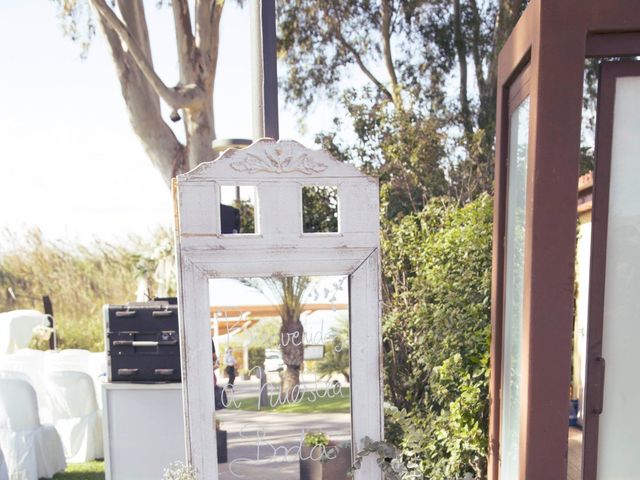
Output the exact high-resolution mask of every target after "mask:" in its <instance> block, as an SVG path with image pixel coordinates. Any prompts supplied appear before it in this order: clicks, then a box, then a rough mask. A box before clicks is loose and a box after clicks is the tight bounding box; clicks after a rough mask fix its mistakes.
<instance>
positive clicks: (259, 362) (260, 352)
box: [249, 347, 265, 370]
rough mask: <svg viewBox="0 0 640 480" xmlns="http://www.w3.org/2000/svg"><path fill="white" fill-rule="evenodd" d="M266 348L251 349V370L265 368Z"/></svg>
mask: <svg viewBox="0 0 640 480" xmlns="http://www.w3.org/2000/svg"><path fill="white" fill-rule="evenodd" d="M264 359H265V352H264V347H249V370H252V369H254V368H255V367H260V368H264Z"/></svg>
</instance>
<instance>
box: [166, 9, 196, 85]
mask: <svg viewBox="0 0 640 480" xmlns="http://www.w3.org/2000/svg"><path fill="white" fill-rule="evenodd" d="M171 7H172V9H173V22H174V25H175V30H176V46H177V48H178V63H179V65H180V82H181V83H183V84H189V83H193V82H194V78H193V69H192V68H190V65H191V59H192V58H193V48H194V46H193V40H194V39H193V32H192V31H191V15H190V13H189V2H188V0H172V1H171Z"/></svg>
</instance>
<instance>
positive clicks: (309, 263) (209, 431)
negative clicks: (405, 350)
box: [174, 139, 383, 480]
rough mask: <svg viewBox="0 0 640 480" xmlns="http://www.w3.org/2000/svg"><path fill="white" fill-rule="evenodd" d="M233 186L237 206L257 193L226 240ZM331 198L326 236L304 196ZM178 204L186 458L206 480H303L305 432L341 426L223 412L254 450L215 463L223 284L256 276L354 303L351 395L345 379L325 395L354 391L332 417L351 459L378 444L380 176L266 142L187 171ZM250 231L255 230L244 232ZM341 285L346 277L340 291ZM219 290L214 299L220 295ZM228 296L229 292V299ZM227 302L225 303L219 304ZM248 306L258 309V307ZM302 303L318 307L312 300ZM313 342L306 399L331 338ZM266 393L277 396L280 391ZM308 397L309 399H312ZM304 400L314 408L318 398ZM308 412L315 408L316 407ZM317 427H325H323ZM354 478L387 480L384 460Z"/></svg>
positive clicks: (321, 418)
mask: <svg viewBox="0 0 640 480" xmlns="http://www.w3.org/2000/svg"><path fill="white" fill-rule="evenodd" d="M230 187H234V188H235V189H236V190H235V191H236V192H237V200H242V199H241V198H240V197H241V196H242V195H244V193H242V194H241V191H242V192H251V191H252V192H253V193H252V194H250V195H249V194H247V195H249V196H250V197H251V198H250V200H251V202H252V204H253V209H252V218H253V222H254V224H253V225H252V226H251V227H250V228H248V229H246V230H244V229H243V227H240V228H234V229H233V230H235V231H239V232H240V233H230V234H226V233H222V231H223V223H224V222H223V221H221V207H220V205H221V201H224V198H223V196H224V195H225V193H224V192H225V191H228V189H229V188H230ZM238 187H239V188H238ZM248 187H253V188H248ZM314 189H315V190H314ZM309 192H311V193H309ZM327 192H328V193H329V194H332V195H333V197H332V198H333V200H331V202H330V203H331V205H328V207H330V208H329V211H330V210H331V207H333V208H336V205H335V203H336V200H337V214H336V215H337V228H335V224H331V225H329V226H328V227H327V228H322V229H320V230H321V231H320V232H319V233H317V232H318V230H313V228H308V225H307V224H308V219H307V213H306V211H305V209H304V208H303V200H304V199H305V198H307V197H308V195H310V194H317V193H320V194H322V193H327ZM249 196H247V197H246V198H249ZM174 202H175V207H176V238H177V255H178V267H179V279H178V283H179V311H180V329H181V331H180V335H181V342H182V346H183V348H182V372H183V398H184V412H185V433H186V452H187V461H188V462H189V463H190V464H191V465H193V467H195V469H196V470H197V471H198V475H199V478H200V479H204V480H214V479H227V478H229V479H232V478H249V479H263V478H281V479H287V478H291V479H299V478H301V477H300V476H299V473H298V472H299V470H298V468H299V463H300V462H299V461H300V460H301V457H302V455H300V452H299V450H301V448H298V447H299V446H300V445H301V443H302V438H303V435H304V434H305V432H307V433H308V432H315V431H324V432H325V433H327V426H326V424H327V421H328V419H330V418H333V417H330V414H329V413H324V414H323V413H319V414H318V413H315V414H309V415H308V416H298V417H294V416H290V417H286V416H278V414H277V413H275V412H277V410H273V409H272V410H271V411H269V409H267V411H262V410H258V411H248V410H246V409H242V408H238V409H234V408H233V406H231V405H230V406H228V408H226V409H224V410H221V411H219V412H218V414H219V415H218V417H219V418H222V417H223V416H224V418H223V423H224V424H225V425H228V429H230V430H231V431H230V432H229V434H230V435H231V436H235V440H233V441H231V439H230V442H229V443H230V444H233V445H236V446H237V445H239V444H242V443H243V442H244V444H246V445H244V450H241V452H242V455H241V458H240V459H238V458H234V455H232V454H230V455H229V458H228V461H227V463H225V464H220V466H219V465H218V462H217V453H216V430H215V428H216V426H215V423H216V422H215V419H216V413H215V412H214V393H213V392H214V378H213V370H212V341H211V339H212V328H211V323H210V321H211V318H212V307H211V305H212V297H215V295H216V294H215V292H216V288H217V287H216V285H217V284H216V282H230V281H237V280H233V279H244V280H243V281H242V282H243V283H240V282H238V285H239V286H238V288H236V289H234V292H235V293H234V294H236V295H237V294H238V292H241V291H242V288H249V287H250V286H251V282H254V284H255V281H256V279H262V280H260V281H265V280H264V279H274V278H275V279H282V278H289V279H292V280H291V281H292V282H295V281H297V279H300V278H305V279H310V280H309V283H311V284H313V283H314V282H315V285H316V287H317V288H316V296H318V293H317V292H318V291H320V294H319V295H320V296H322V295H324V293H322V292H326V291H327V290H328V289H327V288H326V285H327V283H326V282H329V283H331V284H332V285H338V287H336V289H338V290H340V292H338V296H340V295H342V297H343V298H344V301H343V302H342V305H343V306H344V305H348V307H346V306H344V309H345V312H344V315H343V316H342V317H341V318H343V319H346V321H347V322H348V323H347V325H348V335H349V343H348V345H349V362H350V365H349V369H348V370H349V373H348V374H346V375H345V378H346V382H347V383H348V388H346V387H345V388H343V385H344V383H343V384H341V385H340V386H339V387H336V385H338V383H337V381H336V380H333V381H332V383H331V384H328V383H327V384H326V388H325V390H323V391H324V392H325V393H326V392H328V391H332V392H333V393H336V392H339V393H341V394H344V392H347V397H346V400H345V401H346V408H347V410H348V411H349V413H350V415H349V414H347V415H346V416H344V414H342V416H339V414H335V419H337V420H336V422H334V423H336V424H338V423H340V425H341V426H339V427H335V428H336V432H337V431H338V430H339V431H340V433H341V434H342V439H343V440H344V439H345V438H346V440H347V442H346V443H347V444H349V446H350V448H351V455H353V454H355V453H356V452H357V451H359V450H360V449H361V448H362V446H363V443H362V441H363V439H364V438H365V437H370V438H371V439H373V440H380V439H381V438H382V428H383V410H382V376H381V375H382V373H381V332H380V313H379V308H380V295H379V217H378V215H379V204H378V182H377V180H376V179H374V178H371V177H368V176H366V175H363V174H362V173H361V172H359V171H358V170H357V169H356V168H354V167H353V166H351V165H347V164H344V163H341V162H339V161H337V160H335V159H334V158H332V157H331V155H330V154H329V153H327V152H325V151H315V150H309V149H307V148H305V147H303V146H302V145H300V144H299V143H296V142H293V141H279V142H275V141H274V140H270V139H263V140H260V141H257V142H255V143H254V144H252V145H251V146H249V147H247V148H244V149H240V150H227V151H226V152H225V153H224V154H222V156H221V157H220V158H218V159H217V160H215V161H213V162H208V163H204V164H201V165H199V166H198V167H197V168H195V169H194V170H192V171H191V172H189V173H186V174H184V175H179V176H178V177H177V178H176V179H175V180H174ZM223 208H224V207H223ZM223 215H224V213H223ZM332 225H333V226H332ZM243 230H244V231H248V232H252V233H243ZM333 230H337V231H333ZM247 279H249V280H247ZM336 279H338V280H339V279H345V280H348V281H345V282H342V283H341V282H340V281H337V282H336V281H335V280H336ZM322 282H325V283H322ZM342 284H344V288H343V287H341V286H340V285H342ZM212 285H213V286H212ZM323 285H324V286H323ZM210 290H212V291H213V292H214V293H213V295H212V296H210ZM247 291H248V290H247ZM217 292H218V294H219V293H220V291H219V290H218V291H217ZM223 293H224V292H223ZM334 293H335V292H334ZM225 295H226V296H232V294H231V293H229V294H228V295H227V294H223V296H225ZM247 296H250V295H249V294H247V295H245V297H247ZM334 297H335V295H334ZM223 300H224V299H223ZM316 300H317V301H318V299H317V298H316ZM219 301H220V299H219V298H218V299H217V300H216V302H219ZM236 301H237V300H236ZM246 301H247V302H249V303H251V300H250V299H247V300H246ZM301 301H302V302H303V303H305V305H310V304H311V300H310V299H309V298H306V299H305V298H303V299H302V300H301ZM323 302H324V303H326V299H325V298H320V299H319V303H323ZM239 308H240V310H241V309H242V307H239ZM245 308H248V307H245ZM305 308H306V307H304V306H303V307H302V308H301V309H300V310H305ZM318 308H320V307H318ZM308 310H313V308H311V307H309V308H308ZM334 310H335V308H334ZM333 313H335V312H333ZM242 318H243V319H244V318H246V317H242ZM323 321H324V320H323ZM305 325H311V324H310V323H307V324H305ZM305 328H307V327H305ZM309 328H311V327H309ZM313 328H317V325H316V327H313ZM228 335H230V333H229V331H227V336H228ZM227 340H228V337H227V338H226V339H224V338H214V341H216V342H218V343H217V345H219V346H218V347H217V350H218V351H217V353H218V356H219V358H222V357H224V352H223V351H221V350H223V348H222V347H223V345H222V344H224V342H225V341H227ZM321 340H322V341H324V340H325V338H324V337H323V338H322V339H321ZM308 343H315V344H316V345H315V346H313V345H310V346H309V347H310V348H309V349H308V351H309V352H311V351H314V352H315V353H313V354H312V356H311V357H308V358H310V359H311V358H313V359H315V360H309V361H305V362H304V365H305V373H304V374H301V376H300V378H301V379H300V391H302V392H305V391H309V392H311V391H312V390H313V389H314V388H316V389H317V388H318V385H317V384H316V385H313V382H311V383H309V381H308V380H307V379H308V378H309V375H312V370H313V367H309V365H310V364H312V363H313V361H316V362H317V361H318V360H317V359H318V358H320V357H321V356H322V348H319V349H318V348H317V347H318V345H317V344H318V343H322V342H318V341H316V342H308ZM311 347H314V348H311ZM265 363H266V362H265ZM285 363H286V359H285ZM301 366H302V365H301ZM286 368H287V367H285V369H286ZM303 376H304V379H303V378H302V377H303ZM329 378H330V377H329ZM217 381H218V383H219V384H222V383H223V381H224V379H223V378H221V377H220V376H218V377H217ZM343 382H344V381H343ZM276 383H277V381H276ZM282 383H284V381H283V382H282ZM247 385H248V384H247ZM281 385H282V384H281ZM243 388H244V387H242V386H241V385H239V386H237V388H236V390H238V392H239V393H238V394H237V397H238V398H239V399H240V400H239V401H238V403H241V402H240V401H241V400H243V399H247V398H249V397H250V396H251V391H248V390H246V389H245V390H243ZM247 388H249V387H247ZM268 388H271V394H272V395H273V396H276V398H277V395H278V393H277V391H276V392H274V391H273V390H274V386H273V385H271V386H270V387H268ZM243 392H244V393H243ZM229 393H230V395H231V396H233V393H232V392H231V391H229ZM256 395H257V394H256ZM301 397H302V398H303V399H304V395H302V396H301ZM318 397H319V396H318V395H316V396H314V397H313V399H316V398H318ZM269 398H272V397H269ZM285 400H286V399H285ZM289 400H290V401H284V402H283V403H284V404H287V405H286V406H287V407H288V408H290V407H291V404H295V403H296V402H297V401H298V400H299V398H298V397H295V398H292V399H289ZM247 401H248V400H247ZM304 401H306V402H307V403H309V402H310V398H309V397H307V399H306V400H304ZM276 404H277V402H276ZM294 407H297V406H296V405H294ZM311 407H312V410H313V407H314V406H313V405H311ZM293 410H295V408H293ZM319 411H320V412H322V410H319ZM282 415H284V414H282ZM289 419H292V420H289ZM307 419H308V421H307ZM298 420H300V421H301V423H300V422H298ZM338 420H339V421H338ZM296 422H298V423H296ZM305 422H306V423H305ZM318 422H320V423H321V424H322V425H321V428H317V427H316V425H315V423H318ZM274 425H276V426H277V425H281V426H282V425H284V426H286V427H287V428H288V429H289V430H288V431H284V430H283V431H277V432H275V434H274V431H273V428H276V427H274ZM295 425H298V427H295ZM300 425H302V426H301V427H300ZM282 428H285V427H282ZM292 428H293V429H294V430H295V429H296V428H298V429H299V430H300V431H298V432H293V434H294V437H296V438H300V441H299V442H298V441H297V440H292V438H285V437H287V435H291V434H292V432H291V431H290V430H291V429H292ZM270 429H271V430H270ZM285 430H286V429H285ZM328 434H329V436H331V435H332V433H331V432H328ZM270 435H271V436H270ZM345 436H346V437H345ZM343 446H344V443H343ZM230 453H231V450H230ZM236 456H237V455H236ZM292 456H293V457H294V458H291V457H292ZM298 457H300V458H298ZM329 457H331V455H329ZM274 462H276V463H274ZM277 462H280V463H277ZM329 463H330V462H329ZM256 472H258V473H256ZM355 478H356V479H362V480H375V479H381V478H382V474H381V472H380V470H379V468H378V466H377V465H376V461H375V459H374V458H372V457H367V459H366V460H365V461H364V462H363V464H362V467H361V469H360V470H358V471H357V472H356V473H355ZM336 480H338V478H336Z"/></svg>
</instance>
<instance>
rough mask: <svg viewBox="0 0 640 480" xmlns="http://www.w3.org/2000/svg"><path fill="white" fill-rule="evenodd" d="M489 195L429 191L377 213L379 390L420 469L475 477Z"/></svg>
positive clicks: (484, 371)
mask: <svg viewBox="0 0 640 480" xmlns="http://www.w3.org/2000/svg"><path fill="white" fill-rule="evenodd" d="M491 236H492V200H491V198H490V197H489V196H488V195H486V194H485V195H481V196H480V197H478V199H476V200H475V201H473V202H471V203H469V204H468V205H466V206H465V207H462V208H460V207H458V206H457V205H456V204H455V202H451V201H447V200H442V199H438V200H433V201H431V202H430V203H429V204H428V205H427V206H426V208H425V209H424V210H423V211H422V212H420V213H417V214H411V215H407V216H405V217H404V218H403V219H402V220H401V221H399V222H395V223H393V224H389V223H387V224H386V225H385V229H384V239H383V244H382V245H383V253H384V256H383V266H384V273H385V275H386V284H387V292H386V294H387V298H386V307H385V314H384V320H383V336H384V346H385V362H384V367H385V374H386V380H385V385H386V395H387V398H388V399H389V400H390V401H391V402H392V403H393V405H394V406H395V407H396V408H397V409H398V411H399V412H400V413H398V414H397V415H396V417H397V418H403V419H404V421H401V422H400V423H399V425H400V429H401V430H402V431H403V433H402V435H400V436H399V437H398V435H397V432H396V438H401V439H402V440H400V446H402V447H404V448H405V449H406V455H413V456H414V457H416V458H417V459H418V460H419V464H420V469H421V471H422V472H423V473H424V475H425V476H426V478H429V479H432V480H444V479H450V478H461V477H462V476H463V475H464V474H465V473H472V474H473V475H474V476H476V477H478V478H485V474H486V473H485V470H486V455H487V424H488V368H489V353H488V352H489V333H490V327H489V324H490V320H489V299H490V290H491V287H490V280H491V278H490V276H491Z"/></svg>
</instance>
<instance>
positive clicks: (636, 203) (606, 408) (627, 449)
mask: <svg viewBox="0 0 640 480" xmlns="http://www.w3.org/2000/svg"><path fill="white" fill-rule="evenodd" d="M615 82H616V83H615V100H614V111H613V129H612V132H611V134H612V138H611V143H612V148H611V166H610V168H611V173H610V175H611V176H610V183H609V209H608V221H607V237H606V238H607V248H606V269H605V282H604V285H605V288H604V313H603V327H602V357H603V358H604V359H605V361H606V376H605V381H604V395H603V403H602V405H603V409H602V414H601V415H600V419H599V432H598V468H597V469H598V475H597V478H598V479H599V480H632V479H637V478H638V476H639V475H640V455H639V453H640V375H638V371H637V367H638V365H639V355H638V352H639V342H640V318H639V317H638V312H640V291H639V289H640V75H639V76H620V77H618V78H617V79H616V81H615Z"/></svg>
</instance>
